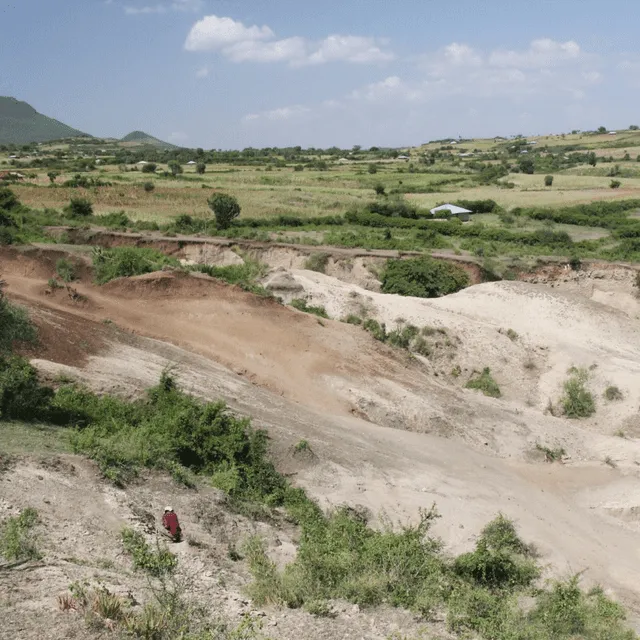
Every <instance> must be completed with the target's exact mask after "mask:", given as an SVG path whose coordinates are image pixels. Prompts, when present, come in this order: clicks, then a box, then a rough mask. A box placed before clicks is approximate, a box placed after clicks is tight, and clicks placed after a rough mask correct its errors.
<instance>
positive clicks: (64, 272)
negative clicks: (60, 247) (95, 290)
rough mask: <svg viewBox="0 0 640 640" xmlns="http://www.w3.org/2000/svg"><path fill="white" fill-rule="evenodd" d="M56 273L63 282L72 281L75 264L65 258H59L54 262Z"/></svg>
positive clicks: (74, 277)
mask: <svg viewBox="0 0 640 640" xmlns="http://www.w3.org/2000/svg"><path fill="white" fill-rule="evenodd" d="M56 273H57V274H58V276H59V277H60V279H61V280H63V281H64V282H72V281H73V280H75V279H76V269H75V266H74V265H73V264H72V263H71V262H69V260H67V259H66V258H60V259H59V260H58V261H57V262H56Z"/></svg>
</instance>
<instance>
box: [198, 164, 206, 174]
mask: <svg viewBox="0 0 640 640" xmlns="http://www.w3.org/2000/svg"><path fill="white" fill-rule="evenodd" d="M206 170H207V165H206V164H205V163H204V162H198V164H197V165H196V173H197V174H198V175H199V176H203V175H204V174H205V172H206Z"/></svg>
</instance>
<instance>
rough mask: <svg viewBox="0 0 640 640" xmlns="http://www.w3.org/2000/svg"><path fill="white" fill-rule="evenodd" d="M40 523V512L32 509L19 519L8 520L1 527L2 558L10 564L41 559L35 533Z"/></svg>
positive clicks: (24, 512)
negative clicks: (34, 530)
mask: <svg viewBox="0 0 640 640" xmlns="http://www.w3.org/2000/svg"><path fill="white" fill-rule="evenodd" d="M38 522H39V517H38V512H37V511H36V510H35V509H33V508H31V507H28V508H26V509H24V511H22V512H21V513H20V515H19V516H17V517H13V518H7V519H6V520H5V521H4V522H3V523H2V525H0V556H2V557H3V558H4V559H5V560H8V561H9V562H19V561H22V560H37V559H39V558H40V557H41V556H40V552H39V551H38V548H37V546H36V539H35V536H34V533H33V529H34V528H35V526H36V525H37V524H38Z"/></svg>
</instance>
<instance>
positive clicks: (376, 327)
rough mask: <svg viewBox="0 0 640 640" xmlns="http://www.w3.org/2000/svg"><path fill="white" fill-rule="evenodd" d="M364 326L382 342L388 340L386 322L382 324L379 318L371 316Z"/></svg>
mask: <svg viewBox="0 0 640 640" xmlns="http://www.w3.org/2000/svg"><path fill="white" fill-rule="evenodd" d="M362 326H363V328H364V329H366V330H367V331H368V332H369V333H370V334H371V335H372V336H373V337H374V338H375V339H376V340H380V342H386V340H387V329H386V327H385V324H384V322H383V323H382V324H380V323H379V322H378V321H377V320H374V319H373V318H369V319H368V320H365V321H364V323H363V325H362Z"/></svg>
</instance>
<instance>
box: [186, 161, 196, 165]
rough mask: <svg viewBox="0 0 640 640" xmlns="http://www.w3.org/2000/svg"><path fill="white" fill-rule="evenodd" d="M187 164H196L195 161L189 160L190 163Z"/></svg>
mask: <svg viewBox="0 0 640 640" xmlns="http://www.w3.org/2000/svg"><path fill="white" fill-rule="evenodd" d="M187 164H196V161H195V160H189V162H187Z"/></svg>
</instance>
